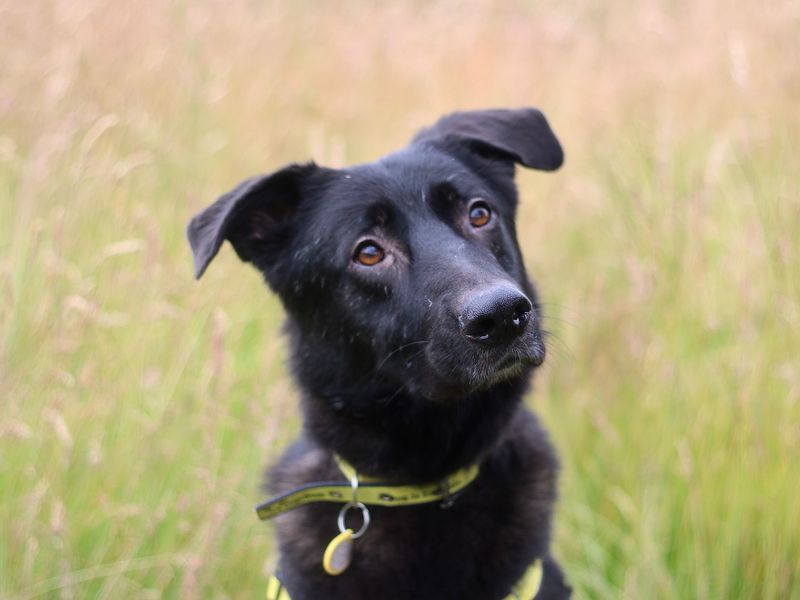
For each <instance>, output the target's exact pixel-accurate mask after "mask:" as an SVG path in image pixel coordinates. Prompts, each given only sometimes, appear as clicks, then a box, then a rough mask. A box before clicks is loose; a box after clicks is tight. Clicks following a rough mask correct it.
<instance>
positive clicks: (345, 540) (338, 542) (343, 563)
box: [322, 529, 353, 575]
mask: <svg viewBox="0 0 800 600" xmlns="http://www.w3.org/2000/svg"><path fill="white" fill-rule="evenodd" d="M352 559H353V530H352V529H345V530H344V531H343V532H342V533H340V534H339V535H337V536H336V537H335V538H333V539H332V540H331V542H330V544H328V547H327V548H325V554H324V555H323V556H322V567H323V568H324V569H325V572H326V573H327V574H328V575H339V574H340V573H344V571H345V569H347V567H349V566H350V561H351V560H352Z"/></svg>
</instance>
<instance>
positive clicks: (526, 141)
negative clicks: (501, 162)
mask: <svg viewBox="0 0 800 600" xmlns="http://www.w3.org/2000/svg"><path fill="white" fill-rule="evenodd" d="M411 143H412V144H424V143H430V144H433V145H436V146H439V147H442V146H444V147H446V146H447V145H448V144H453V143H456V144H459V145H466V147H467V148H468V149H469V150H471V151H473V152H475V153H477V154H479V155H494V156H495V157H499V158H506V159H508V160H512V161H514V162H516V163H519V164H521V165H524V166H526V167H530V168H532V169H541V170H543V171H554V170H556V169H558V168H559V167H560V166H561V164H562V163H563V162H564V151H563V150H562V149H561V144H559V142H558V139H557V138H556V136H555V134H554V133H553V130H552V129H550V125H549V124H548V122H547V119H545V117H544V115H543V114H542V113H541V111H539V110H537V109H535V108H521V109H517V110H504V109H495V110H475V111H467V112H456V113H453V114H451V115H447V116H445V117H442V118H441V119H439V121H438V122H437V123H436V124H435V125H433V126H432V127H429V128H427V129H423V130H422V131H420V132H419V133H418V134H417V135H416V136H415V137H414V139H413V140H412V142H411Z"/></svg>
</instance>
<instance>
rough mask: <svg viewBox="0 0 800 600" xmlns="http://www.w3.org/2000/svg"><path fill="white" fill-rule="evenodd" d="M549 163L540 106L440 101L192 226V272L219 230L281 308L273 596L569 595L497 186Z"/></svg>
mask: <svg viewBox="0 0 800 600" xmlns="http://www.w3.org/2000/svg"><path fill="white" fill-rule="evenodd" d="M562 162H563V151H562V148H561V145H560V143H559V141H558V139H557V138H556V136H555V134H554V133H553V131H552V130H551V128H550V126H549V124H548V122H547V120H546V118H545V117H544V116H543V114H542V113H541V112H540V111H539V110H537V109H534V108H523V109H514V110H499V109H495V110H477V111H466V112H456V113H453V114H450V115H447V116H445V117H443V118H441V119H440V120H439V121H438V122H437V123H435V124H434V125H433V126H431V127H429V128H426V129H423V130H422V131H420V132H419V133H418V134H417V135H416V136H415V137H414V138H413V139H412V141H411V142H410V144H409V145H408V146H407V147H405V148H404V149H402V150H400V151H397V152H394V153H392V154H389V155H387V156H384V157H383V158H381V159H379V160H377V161H375V162H371V163H366V164H360V165H356V166H352V167H349V168H344V169H332V168H325V167H322V166H318V165H316V164H314V163H313V162H311V163H306V164H292V165H289V166H286V167H284V168H282V169H279V170H277V171H275V172H273V173H270V174H267V175H262V176H258V177H254V178H252V179H248V180H246V181H244V182H243V183H241V184H240V185H238V186H237V187H236V188H234V189H233V190H232V191H230V192H228V193H227V194H225V195H223V196H221V197H220V198H219V199H218V200H217V201H216V202H214V203H213V204H212V205H211V206H209V207H208V208H206V209H205V210H204V211H202V212H200V213H199V214H198V215H196V216H195V217H194V218H193V219H192V220H191V222H190V223H189V226H188V228H187V235H188V238H189V242H190V244H191V248H192V251H193V255H194V261H195V276H196V277H197V278H200V277H201V276H202V275H203V273H204V271H205V270H206V268H207V267H208V265H209V263H210V262H211V260H212V259H213V258H214V256H215V255H216V254H217V252H218V251H219V249H220V247H221V245H222V244H223V242H224V241H225V240H228V241H229V242H230V243H231V245H232V246H233V248H234V250H235V251H236V253H237V254H238V256H239V257H240V258H241V259H242V260H243V261H245V262H250V263H252V264H253V265H254V266H255V268H256V269H258V270H259V271H260V272H261V273H262V274H263V276H264V278H265V280H266V283H267V285H268V286H269V287H270V288H271V289H272V290H273V291H274V292H275V293H276V294H277V295H278V297H279V298H280V300H281V302H282V304H283V307H284V309H285V312H286V315H287V320H286V332H287V335H288V340H289V343H290V366H291V371H292V374H293V376H294V379H295V380H296V382H297V384H298V386H299V389H300V391H301V405H302V412H303V416H304V427H303V433H302V435H301V437H300V439H299V440H298V441H297V442H295V443H294V444H293V445H292V446H291V447H290V448H289V449H288V450H287V451H286V452H285V453H284V455H283V457H282V458H281V459H280V461H279V462H278V464H277V465H276V466H275V467H274V468H273V469H272V470H271V473H270V474H269V476H268V483H267V488H268V490H269V491H270V492H272V493H273V494H276V495H277V496H278V497H277V499H276V500H274V501H271V502H269V503H266V504H265V505H264V507H263V511H264V515H266V516H272V514H273V513H277V512H282V511H284V510H285V511H286V512H282V514H280V516H278V517H277V518H276V529H277V537H278V545H279V562H278V568H277V578H275V579H273V580H271V582H270V585H272V586H273V588H274V589H273V590H272V592H270V593H271V594H272V595H273V597H275V598H291V599H292V600H311V599H320V598H324V599H347V600H358V599H370V600H376V599H382V600H394V599H402V600H409V599H423V600H425V599H432V600H443V599H444V600H446V599H459V600H464V599H476V600H499V599H501V598H518V597H523V595H524V594H527V595H528V596H527V597H524V598H523V600H530V598H532V597H535V598H536V599H537V600H545V599H556V598H567V597H569V596H570V593H571V590H570V588H569V586H568V585H567V584H566V582H565V577H564V575H563V573H562V570H561V569H560V567H559V565H558V564H557V562H556V561H555V560H554V558H553V557H552V555H551V553H550V550H549V546H550V538H551V520H552V514H553V508H554V503H555V500H556V478H557V471H558V464H557V459H556V455H555V452H554V450H553V448H552V446H551V443H550V442H549V440H548V437H547V435H546V433H545V432H544V430H543V429H542V427H541V426H540V424H539V423H538V421H537V419H536V417H535V416H534V415H533V413H532V412H531V411H530V410H528V409H527V408H526V407H525V406H524V404H523V403H522V398H523V396H524V394H525V393H526V390H527V389H528V385H529V380H530V378H531V375H532V372H533V371H534V370H535V369H536V367H538V366H539V365H541V364H542V362H543V360H544V358H545V343H544V335H543V332H542V326H541V324H542V311H541V305H540V303H539V299H538V296H537V293H536V289H535V287H534V285H533V283H532V282H531V280H530V279H529V278H528V276H527V274H526V270H525V267H524V265H523V260H522V255H521V252H520V248H519V245H518V242H517V234H516V230H515V214H516V211H517V203H518V193H517V189H516V186H515V183H514V174H515V168H516V165H521V166H524V167H528V168H532V169H539V170H543V171H552V170H555V169H557V168H559V167H560V166H561V164H562ZM459 478H460V479H459ZM465 481H466V483H465ZM455 488H459V489H458V490H457V491H456V490H455ZM403 494H405V496H403ZM367 496H368V497H369V498H367ZM401 496H402V497H403V498H405V499H406V500H408V499H409V498H410V499H412V500H413V499H414V498H416V499H417V500H419V499H420V498H421V500H420V501H419V502H416V503H415V502H409V503H408V504H404V505H393V504H392V502H396V501H397V500H398V498H399V497H401ZM370 498H371V500H370ZM259 510H262V509H259ZM264 515H262V516H264ZM337 521H338V527H337ZM351 524H352V527H350V526H349V525H351ZM337 534H338V535H337ZM521 582H523V583H524V582H527V584H526V585H527V588H524V586H523V588H524V589H525V590H527V591H519V590H520V589H523V588H520V585H522V584H521Z"/></svg>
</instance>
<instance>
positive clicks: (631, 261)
mask: <svg viewBox="0 0 800 600" xmlns="http://www.w3.org/2000/svg"><path fill="white" fill-rule="evenodd" d="M0 17H1V18H0V39H3V60H2V62H0V293H1V294H2V298H1V299H0V336H1V337H0V340H1V345H0V393H1V396H2V401H0V523H2V526H0V597H1V598H9V599H11V598H13V599H20V600H21V599H29V598H161V597H164V598H195V597H205V598H226V597H227V598H239V597H252V596H254V595H259V594H261V593H262V590H263V588H264V584H265V580H266V574H267V573H268V572H269V571H270V568H271V564H272V561H273V559H274V557H273V555H272V551H271V537H270V530H269V528H268V527H264V526H261V525H259V523H258V522H257V520H256V518H255V516H254V514H253V512H252V507H253V505H254V504H255V503H256V502H257V501H258V500H259V499H260V494H259V492H258V484H259V478H260V477H259V473H260V469H261V468H262V467H263V466H264V465H265V464H267V463H269V462H270V461H271V460H272V459H274V457H275V456H277V454H278V453H279V452H280V451H281V448H283V447H284V446H285V445H286V444H287V443H288V442H289V440H291V439H292V437H293V436H294V435H295V434H296V432H297V430H298V428H299V422H298V415H297V409H296V402H295V401H296V392H295V390H294V388H293V387H292V384H291V382H290V381H289V380H288V377H287V374H286V371H285V367H284V358H285V350H284V345H283V340H282V338H281V336H280V335H279V328H280V323H281V319H282V317H281V309H280V306H279V303H278V302H277V301H276V299H275V298H274V297H272V296H271V295H270V294H268V293H266V292H265V291H264V290H263V288H262V284H261V282H260V281H259V278H258V276H257V274H256V273H254V272H251V271H252V270H251V269H249V268H245V267H243V266H240V265H239V264H238V262H237V260H236V258H235V256H234V253H233V252H231V251H230V249H229V248H228V249H225V250H224V251H223V252H222V253H221V256H220V258H219V259H218V261H216V262H215V264H214V265H213V267H212V268H211V269H210V270H209V273H208V275H207V277H206V278H204V280H203V282H202V284H196V283H194V282H193V281H192V280H191V266H190V256H189V252H188V247H187V245H186V243H185V241H184V238H183V228H184V226H185V224H186V222H187V220H188V218H189V217H190V216H191V215H192V214H193V213H194V212H195V211H197V210H199V209H200V208H201V207H203V206H205V205H206V204H207V203H208V202H210V201H211V200H213V199H214V198H215V196H216V195H217V194H218V193H220V192H222V191H225V190H226V189H228V188H229V187H231V186H232V185H233V184H234V183H236V182H237V181H239V180H240V179H242V178H244V177H246V176H248V175H250V174H253V173H257V172H260V171H265V170H269V169H272V168H275V167H277V166H280V165H282V164H284V163H286V162H290V161H293V160H305V159H307V158H309V157H313V158H314V159H315V160H317V161H318V162H320V163H323V164H328V165H331V166H337V165H341V164H343V163H348V162H356V161H363V160H369V159H371V158H373V157H375V156H377V155H379V154H381V153H384V152H388V151H390V150H393V149H395V148H396V147H398V146H399V145H401V144H403V143H404V142H405V141H406V140H407V139H408V138H409V137H410V135H411V133H412V132H413V131H414V130H415V129H416V128H417V127H419V126H422V125H424V124H426V123H429V122H431V121H432V120H433V119H435V118H436V117H437V116H438V115H439V114H441V113H444V112H447V111H449V110H453V109H455V108H464V107H481V106H519V105H525V104H536V105H539V106H541V107H542V108H543V109H544V110H545V111H546V113H547V114H548V115H549V117H550V119H551V122H552V124H553V126H554V128H555V129H556V131H557V132H558V133H559V134H560V136H561V138H562V141H563V143H564V145H565V147H566V150H567V156H568V160H567V164H566V165H565V167H564V169H563V170H562V171H561V172H559V173H558V174H556V175H543V174H540V173H522V172H521V173H520V174H519V181H520V185H521V188H522V192H523V197H524V198H525V203H524V206H523V208H522V212H521V215H520V217H521V222H520V239H521V242H522V245H523V248H524V252H525V254H526V257H527V261H528V264H529V270H530V272H531V273H532V274H533V275H534V276H535V278H536V280H537V282H538V284H539V287H540V288H541V290H542V293H543V296H544V298H545V301H546V308H547V313H548V328H549V329H550V330H551V331H552V332H553V335H552V338H551V340H550V342H551V352H550V358H549V361H548V363H547V365H546V368H545V369H544V370H543V371H542V372H541V373H540V374H539V377H538V380H537V382H538V385H537V386H536V388H537V389H536V390H535V392H534V393H533V394H532V395H531V396H530V398H529V402H530V404H531V406H533V407H534V408H535V409H536V411H537V412H538V413H539V414H540V416H541V417H542V419H543V420H544V421H545V423H546V425H547V427H548V429H549V430H550V431H551V432H552V436H553V438H554V441H555V443H556V445H557V447H558V449H559V452H560V455H561V458H562V465H563V472H562V477H561V496H562V498H561V502H560V505H559V513H558V521H557V531H556V541H555V547H556V553H557V554H558V556H559V557H560V558H561V560H562V561H563V563H564V566H565V569H566V571H567V573H568V574H569V577H570V580H571V582H572V584H573V585H574V587H575V589H576V596H577V597H578V598H631V599H638V598H701V599H706V598H707V599H712V598H713V599H716V598H719V599H721V598H725V599H729V598H732V599H745V598H753V599H755V598H759V599H761V598H775V599H778V598H780V599H784V598H790V599H798V598H800V500H799V498H800V462H798V459H797V457H798V456H800V425H798V424H800V361H798V356H800V336H798V331H800V269H799V267H798V265H800V236H798V235H797V232H798V231H800V191H799V188H798V180H797V173H798V172H800V154H798V152H797V146H798V143H799V142H800V113H798V111H797V106H798V102H799V101H800V38H798V37H797V35H796V32H797V31H798V30H800V8H799V7H798V5H797V3H796V2H792V1H788V0H787V1H777V2H773V3H770V6H769V10H766V7H765V6H764V5H763V3H757V2H755V1H753V0H747V1H744V2H741V3H738V4H737V6H736V10H732V9H731V7H730V5H729V4H728V3H725V2H722V1H721V0H707V1H704V2H694V3H693V2H684V1H677V2H666V1H664V2H659V1H655V0H654V1H652V2H646V3H636V4H634V3H629V2H625V1H623V0H617V1H616V2H613V3H599V2H589V1H582V0H576V1H571V2H554V1H548V0H545V1H544V2H539V3H532V2H521V1H515V2H503V3H489V2H477V1H464V2H451V1H446V0H440V1H437V2H434V3H422V2H406V3H401V2H387V3H383V4H380V5H377V4H370V3H366V2H360V1H357V0H353V1H351V2H346V3H332V2H311V1H303V2H296V3H289V2H282V1H275V2H269V3H251V2H245V1H238V0H235V1H233V2H228V3H224V4H221V3H216V2H210V1H209V2H196V3H189V2H179V1H176V2H172V3H157V2H154V1H149V2H148V1H145V2H141V3H136V4H134V3H130V4H123V3H110V2H106V1H104V0H76V1H75V2H70V3H56V2H49V1H45V0H39V1H36V2H29V3H12V2H8V3H3V4H0Z"/></svg>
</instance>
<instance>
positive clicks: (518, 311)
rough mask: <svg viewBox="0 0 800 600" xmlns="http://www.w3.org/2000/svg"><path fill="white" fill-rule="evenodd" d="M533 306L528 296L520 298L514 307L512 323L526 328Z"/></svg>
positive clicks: (519, 327)
mask: <svg viewBox="0 0 800 600" xmlns="http://www.w3.org/2000/svg"><path fill="white" fill-rule="evenodd" d="M532 308H533V307H532V306H531V303H530V301H529V300H528V299H527V298H520V299H519V300H518V301H517V302H516V303H515V304H514V306H513V307H512V311H511V325H512V326H513V327H515V328H516V329H519V330H522V329H524V328H525V325H526V323H527V322H528V318H529V317H530V315H531V309H532Z"/></svg>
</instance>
